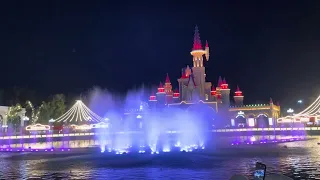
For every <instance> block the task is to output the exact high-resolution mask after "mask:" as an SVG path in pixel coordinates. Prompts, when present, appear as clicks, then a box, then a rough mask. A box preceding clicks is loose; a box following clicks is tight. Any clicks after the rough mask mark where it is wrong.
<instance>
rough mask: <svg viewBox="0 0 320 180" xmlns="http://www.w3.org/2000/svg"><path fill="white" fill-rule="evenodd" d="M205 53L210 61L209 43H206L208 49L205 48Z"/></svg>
mask: <svg viewBox="0 0 320 180" xmlns="http://www.w3.org/2000/svg"><path fill="white" fill-rule="evenodd" d="M205 51H206V54H205V55H206V59H207V61H209V44H208V41H206V48H205Z"/></svg>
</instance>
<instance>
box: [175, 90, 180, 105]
mask: <svg viewBox="0 0 320 180" xmlns="http://www.w3.org/2000/svg"><path fill="white" fill-rule="evenodd" d="M179 97H180V93H179V90H178V89H176V90H175V91H174V93H173V103H178V102H179Z"/></svg>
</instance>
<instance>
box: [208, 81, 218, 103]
mask: <svg viewBox="0 0 320 180" xmlns="http://www.w3.org/2000/svg"><path fill="white" fill-rule="evenodd" d="M210 101H217V91H216V88H215V87H214V86H213V85H212V87H211V91H210Z"/></svg>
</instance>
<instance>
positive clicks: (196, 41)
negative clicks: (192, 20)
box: [192, 26, 202, 50]
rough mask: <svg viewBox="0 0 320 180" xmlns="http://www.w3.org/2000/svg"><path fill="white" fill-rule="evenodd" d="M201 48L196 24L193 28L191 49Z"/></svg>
mask: <svg viewBox="0 0 320 180" xmlns="http://www.w3.org/2000/svg"><path fill="white" fill-rule="evenodd" d="M200 49H202V45H201V40H200V34H199V29H198V26H196V27H195V29H194V37H193V48H192V50H200Z"/></svg>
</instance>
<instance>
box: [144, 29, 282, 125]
mask: <svg viewBox="0 0 320 180" xmlns="http://www.w3.org/2000/svg"><path fill="white" fill-rule="evenodd" d="M190 54H191V55H192V57H193V58H192V61H193V67H189V66H187V67H185V68H182V71H181V77H180V78H178V80H177V81H178V84H179V87H178V88H177V89H175V90H173V89H172V85H171V81H170V78H169V75H168V74H167V76H166V79H165V83H164V84H163V83H161V82H160V84H159V87H158V89H157V92H156V94H154V93H152V94H151V96H150V99H149V107H150V108H151V109H153V108H158V109H159V108H164V107H170V108H182V109H185V110H186V111H195V112H198V113H199V115H200V114H202V115H204V116H206V118H207V119H212V120H213V121H216V122H215V123H213V124H219V125H223V126H228V125H229V126H232V127H270V126H274V125H275V123H276V119H277V118H278V117H279V116H280V106H279V105H275V104H273V102H272V100H270V102H269V104H265V105H262V104H261V105H259V104H257V105H244V104H243V100H244V96H243V94H242V91H241V90H240V88H239V87H238V86H237V89H236V91H235V92H234V95H233V101H234V103H232V104H234V106H230V103H231V100H230V91H231V90H230V89H229V87H228V86H229V85H228V83H227V81H226V79H225V78H223V79H222V78H221V77H219V78H218V83H217V86H216V88H215V87H214V86H213V85H212V83H211V82H207V81H206V72H205V67H204V65H203V62H204V60H207V61H208V60H209V45H208V42H206V44H205V47H204V48H203V46H202V43H201V40H200V35H199V31H198V27H196V28H195V33H194V41H193V48H192V50H191V52H190Z"/></svg>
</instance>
